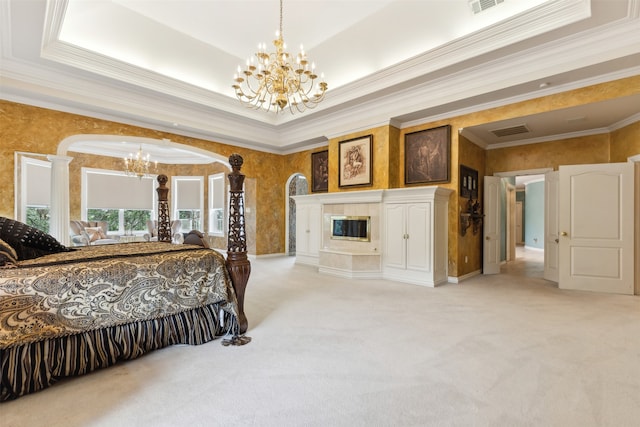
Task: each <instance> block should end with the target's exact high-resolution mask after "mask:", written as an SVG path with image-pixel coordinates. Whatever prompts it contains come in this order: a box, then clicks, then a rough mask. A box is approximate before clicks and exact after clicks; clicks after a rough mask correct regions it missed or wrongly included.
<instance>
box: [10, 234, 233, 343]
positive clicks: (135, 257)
mask: <svg viewBox="0 0 640 427" xmlns="http://www.w3.org/2000/svg"><path fill="white" fill-rule="evenodd" d="M220 302H223V304H222V309H223V310H224V312H226V313H227V314H229V315H230V316H237V304H236V299H235V293H234V291H233V287H232V284H231V280H230V278H229V275H228V272H227V269H226V268H225V264H224V258H223V256H222V255H221V254H219V253H218V252H216V251H214V250H212V249H205V248H201V247H199V246H193V245H172V244H168V243H148V242H145V243H127V244H118V245H101V246H87V247H82V248H81V249H79V250H77V251H73V252H63V253H58V254H53V255H46V256H43V257H40V258H37V259H32V260H25V261H20V262H18V267H17V268H5V269H0V349H4V348H10V347H14V346H18V345H22V344H25V343H30V342H36V341H40V340H44V339H49V338H52V337H59V336H66V335H71V334H75V333H78V332H82V331H88V330H93V329H99V328H104V327H110V326H115V325H120V324H125V323H130V322H135V321H140V320H148V319H154V318H158V317H163V316H167V315H171V314H175V313H179V312H182V311H186V310H190V309H193V308H197V307H202V306H205V305H208V304H212V303H220ZM224 302H226V303H224ZM223 318H224V317H223Z"/></svg>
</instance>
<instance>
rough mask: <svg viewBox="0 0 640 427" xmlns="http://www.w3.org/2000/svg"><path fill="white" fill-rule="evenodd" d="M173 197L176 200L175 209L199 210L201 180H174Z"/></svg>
mask: <svg viewBox="0 0 640 427" xmlns="http://www.w3.org/2000/svg"><path fill="white" fill-rule="evenodd" d="M174 183H175V184H174V186H175V190H174V197H175V198H176V208H177V209H179V210H181V209H201V208H202V206H200V201H201V200H202V180H201V179H200V178H197V179H176V180H175V181H174Z"/></svg>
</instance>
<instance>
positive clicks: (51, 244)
mask: <svg viewBox="0 0 640 427" xmlns="http://www.w3.org/2000/svg"><path fill="white" fill-rule="evenodd" d="M0 239H2V240H4V241H5V242H7V243H8V244H9V245H11V247H12V248H13V249H14V250H15V252H16V254H17V256H18V261H21V260H24V259H32V258H38V257H41V256H43V255H48V254H55V253H58V252H68V251H70V250H71V249H69V248H67V247H66V246H64V245H63V244H61V243H60V242H58V241H57V240H56V239H55V238H54V237H53V236H51V235H49V234H47V233H45V232H43V231H41V230H38V229H37V228H34V227H30V226H28V225H27V224H25V223H23V222H20V221H15V220H13V219H9V218H5V217H1V216H0Z"/></svg>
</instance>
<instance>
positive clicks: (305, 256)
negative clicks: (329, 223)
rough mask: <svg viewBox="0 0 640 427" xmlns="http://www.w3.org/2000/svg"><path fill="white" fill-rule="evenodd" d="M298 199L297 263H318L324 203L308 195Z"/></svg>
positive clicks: (295, 197)
mask: <svg viewBox="0 0 640 427" xmlns="http://www.w3.org/2000/svg"><path fill="white" fill-rule="evenodd" d="M294 200H295V201H296V263H298V264H308V265H315V266H317V265H318V257H319V251H320V245H321V238H322V205H321V204H320V203H319V202H317V201H315V200H313V199H311V198H309V197H306V196H294Z"/></svg>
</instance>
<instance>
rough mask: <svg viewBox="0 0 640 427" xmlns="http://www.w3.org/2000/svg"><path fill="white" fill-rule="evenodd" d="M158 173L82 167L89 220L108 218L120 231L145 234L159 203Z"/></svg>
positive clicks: (110, 228) (111, 230) (83, 201)
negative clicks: (140, 175)
mask: <svg viewBox="0 0 640 427" xmlns="http://www.w3.org/2000/svg"><path fill="white" fill-rule="evenodd" d="M154 180H155V177H148V178H147V177H144V178H141V179H140V178H135V177H130V176H126V175H124V174H123V173H121V172H116V171H108V170H101V169H89V168H82V188H83V197H82V205H83V206H82V210H83V212H84V213H85V217H86V219H87V220H88V221H107V223H108V230H109V231H110V232H116V233H118V234H143V233H145V232H146V231H147V221H148V220H150V219H152V218H153V216H154V214H153V212H154V206H155V205H156V191H155V188H154Z"/></svg>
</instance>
